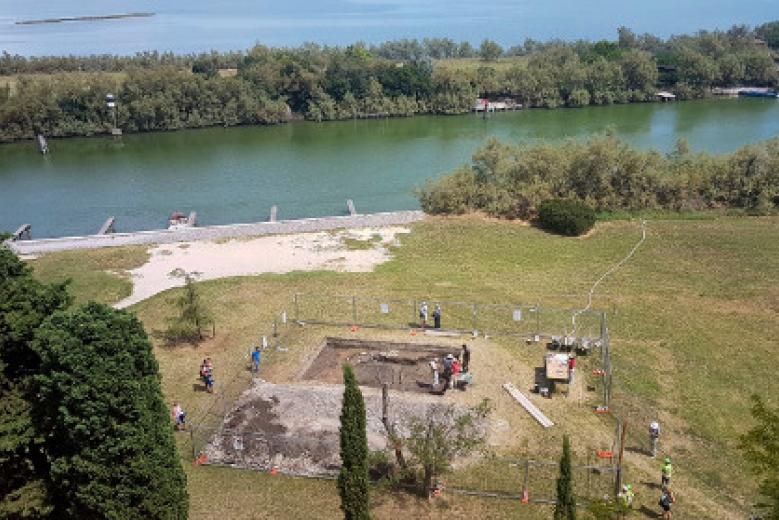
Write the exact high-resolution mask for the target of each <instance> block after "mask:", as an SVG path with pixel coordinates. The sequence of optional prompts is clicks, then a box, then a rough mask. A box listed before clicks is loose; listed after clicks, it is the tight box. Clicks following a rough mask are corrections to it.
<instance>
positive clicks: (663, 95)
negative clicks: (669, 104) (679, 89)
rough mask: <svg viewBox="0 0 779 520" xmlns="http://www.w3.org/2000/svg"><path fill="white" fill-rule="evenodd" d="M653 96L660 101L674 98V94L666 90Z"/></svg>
mask: <svg viewBox="0 0 779 520" xmlns="http://www.w3.org/2000/svg"><path fill="white" fill-rule="evenodd" d="M655 97H656V98H658V99H659V100H660V101H674V100H675V99H676V95H675V94H672V93H670V92H666V91H664V90H663V91H661V92H658V93H657V94H655Z"/></svg>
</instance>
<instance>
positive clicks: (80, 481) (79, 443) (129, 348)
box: [34, 303, 188, 520]
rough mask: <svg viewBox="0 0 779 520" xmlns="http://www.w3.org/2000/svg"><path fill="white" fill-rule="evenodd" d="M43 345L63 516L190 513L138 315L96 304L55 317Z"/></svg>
mask: <svg viewBox="0 0 779 520" xmlns="http://www.w3.org/2000/svg"><path fill="white" fill-rule="evenodd" d="M34 348H35V349H36V350H37V352H38V354H39V355H40V358H41V370H40V375H38V376H37V377H36V382H37V387H38V393H39V396H40V404H39V405H38V406H36V410H35V411H36V412H37V413H36V416H35V420H36V423H37V425H38V429H39V431H41V432H42V433H44V434H45V436H46V439H47V442H46V444H47V452H48V457H49V460H50V461H51V472H50V479H51V482H52V484H53V486H52V488H53V494H54V497H53V498H54V503H55V508H56V510H57V512H58V517H60V518H79V519H87V520H91V519H98V518H99V519H114V520H123V519H130V518H146V519H165V520H176V519H182V520H183V519H186V518H187V511H188V501H187V494H186V477H185V475H184V472H183V470H182V468H181V465H180V462H179V459H178V456H177V454H176V446H175V443H174V439H173V428H172V425H171V422H170V419H169V417H168V412H167V408H166V406H165V403H164V402H163V397H162V391H161V389H160V375H159V370H158V365H157V361H156V359H155V358H154V355H153V353H152V348H151V344H150V343H149V340H148V338H147V336H146V333H145V332H144V330H143V326H142V325H141V323H140V322H139V321H138V319H137V318H135V317H134V316H133V315H131V314H128V313H126V312H123V311H117V310H114V309H111V308H109V307H106V306H105V305H101V304H97V303H89V304H87V305H86V306H84V307H82V308H80V309H78V310H76V311H72V312H58V313H55V314H54V315H52V316H51V317H50V318H49V319H48V320H47V321H46V322H45V323H44V324H43V325H42V326H41V328H40V329H39V331H38V334H37V339H36V341H35V343H34Z"/></svg>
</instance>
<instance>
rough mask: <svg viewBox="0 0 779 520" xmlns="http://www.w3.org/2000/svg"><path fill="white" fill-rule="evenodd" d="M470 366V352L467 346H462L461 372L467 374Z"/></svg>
mask: <svg viewBox="0 0 779 520" xmlns="http://www.w3.org/2000/svg"><path fill="white" fill-rule="evenodd" d="M470 364H471V350H470V349H469V348H468V345H466V344H463V372H468V367H469V365H470Z"/></svg>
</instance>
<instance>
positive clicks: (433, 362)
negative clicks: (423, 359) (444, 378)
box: [430, 358, 438, 390]
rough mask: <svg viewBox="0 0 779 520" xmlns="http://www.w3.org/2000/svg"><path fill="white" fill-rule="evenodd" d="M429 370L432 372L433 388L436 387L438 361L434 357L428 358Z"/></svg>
mask: <svg viewBox="0 0 779 520" xmlns="http://www.w3.org/2000/svg"><path fill="white" fill-rule="evenodd" d="M430 371H431V372H433V385H432V386H433V390H435V389H436V388H438V362H437V361H436V360H435V358H433V359H431V360H430Z"/></svg>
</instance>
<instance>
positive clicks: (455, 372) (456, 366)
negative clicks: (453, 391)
mask: <svg viewBox="0 0 779 520" xmlns="http://www.w3.org/2000/svg"><path fill="white" fill-rule="evenodd" d="M459 378H460V360H459V359H457V358H455V359H454V361H452V388H455V387H456V386H457V380H458V379H459Z"/></svg>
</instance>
